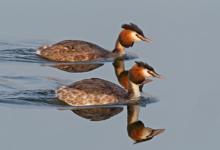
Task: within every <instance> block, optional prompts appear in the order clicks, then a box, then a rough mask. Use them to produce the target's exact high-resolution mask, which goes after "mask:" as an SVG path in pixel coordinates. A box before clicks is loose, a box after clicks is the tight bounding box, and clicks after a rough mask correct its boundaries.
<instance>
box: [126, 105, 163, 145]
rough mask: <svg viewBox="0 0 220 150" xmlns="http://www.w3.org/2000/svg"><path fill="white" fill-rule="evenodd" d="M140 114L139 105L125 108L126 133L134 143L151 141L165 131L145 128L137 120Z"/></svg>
mask: <svg viewBox="0 0 220 150" xmlns="http://www.w3.org/2000/svg"><path fill="white" fill-rule="evenodd" d="M139 112H140V106H139V105H128V106H127V114H128V116H127V117H128V118H127V131H128V136H129V137H130V138H132V139H133V140H134V141H135V144H136V143H139V142H144V141H148V140H151V139H152V138H153V137H154V136H156V135H159V134H161V133H163V132H164V131H165V129H152V128H149V127H145V126H144V123H143V122H142V121H140V120H138V117H139Z"/></svg>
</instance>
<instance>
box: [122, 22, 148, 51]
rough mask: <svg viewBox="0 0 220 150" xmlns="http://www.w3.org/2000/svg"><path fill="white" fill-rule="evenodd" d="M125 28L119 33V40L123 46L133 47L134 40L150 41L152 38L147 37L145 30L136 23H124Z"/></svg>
mask: <svg viewBox="0 0 220 150" xmlns="http://www.w3.org/2000/svg"><path fill="white" fill-rule="evenodd" d="M121 27H122V28H123V30H122V31H121V32H120V34H119V38H118V40H119V42H120V44H121V45H122V46H124V47H126V48H128V47H132V46H133V44H134V42H139V41H145V42H150V39H149V38H147V37H145V35H144V33H143V31H142V30H141V29H140V28H139V27H138V26H137V25H135V24H133V23H130V24H123V25H122V26H121Z"/></svg>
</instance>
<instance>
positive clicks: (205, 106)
mask: <svg viewBox="0 0 220 150" xmlns="http://www.w3.org/2000/svg"><path fill="white" fill-rule="evenodd" d="M116 4H117V5H116ZM219 6H220V2H219V1H217V0H210V1H200V0H194V1H189V0H187V1H173V0H168V1H166V2H165V1H153V0H149V1H144V0H143V1H139V2H130V3H126V4H125V3H124V2H123V1H121V2H119V1H109V2H103V1H99V0H96V1H93V2H87V1H86V2H83V1H74V2H72V1H68V0H66V1H62V2H61V1H56V0H54V1H52V0H46V1H40V0H39V1H30V0H21V1H19V2H15V1H10V0H9V1H4V0H3V1H0V18H1V27H0V33H1V35H0V96H1V98H0V106H1V107H0V117H1V125H0V133H1V135H0V141H1V142H0V148H1V149H4V150H17V149H22V150H26V149H33V150H35V149H36V150H37V149H54V150H56V149H57V150H58V149H75V148H78V149H89V148H90V149H137V150H139V149H164V148H166V149H183V150H185V149H204V150H205V149H208V148H209V149H210V148H212V149H218V148H219V134H220V130H219V125H220V118H219V113H220V110H219V105H220V102H219V93H220V90H219V83H220V82H219V76H220V70H219V69H218V68H219V67H218V64H220V61H219V55H220V53H219V42H218V40H219V35H220V31H219V26H220V20H219V17H220V16H219V14H220V13H219ZM82 10H83V11H82ZM128 22H134V23H136V24H138V25H139V26H140V27H141V28H142V29H143V31H144V32H145V34H146V35H148V36H150V37H151V38H152V39H153V42H152V43H151V44H146V43H138V44H136V45H134V47H132V48H130V49H129V50H128V51H129V52H134V53H137V54H138V55H139V56H140V58H139V59H137V60H142V61H145V62H148V63H149V64H151V65H152V66H153V67H154V68H155V69H156V70H157V71H158V72H159V73H161V74H163V75H164V76H165V77H166V79H165V80H155V81H154V82H152V83H150V84H148V85H146V86H145V87H144V92H146V93H149V94H150V95H152V96H153V97H155V98H156V99H158V100H159V101H157V103H150V104H147V106H146V107H141V108H140V114H139V119H140V120H141V121H142V122H143V123H144V124H145V126H148V127H152V128H165V129H166V131H165V132H164V133H162V134H161V135H158V136H156V137H155V138H153V139H152V140H150V141H146V142H143V143H139V144H135V145H134V144H133V141H132V140H131V139H130V138H129V137H128V134H127V109H126V106H122V107H117V108H118V109H115V110H114V111H113V114H115V116H113V117H110V118H109V119H107V120H104V121H89V119H85V118H82V117H80V116H79V115H77V114H76V113H73V112H71V111H70V110H69V109H68V110H65V109H58V108H66V106H64V105H63V104H61V103H59V102H58V101H56V100H55V99H54V97H53V96H54V95H53V94H54V93H53V90H52V91H51V89H56V88H57V87H59V86H60V85H63V84H69V83H71V82H74V81H77V80H81V79H85V78H91V77H98V78H102V79H106V80H109V81H112V82H114V83H117V78H116V77H115V75H114V69H113V67H112V63H111V62H107V63H105V64H104V65H103V66H100V67H98V68H97V69H95V70H93V71H90V72H85V73H69V72H65V71H61V70H59V69H57V68H54V67H50V66H48V64H47V65H42V64H45V62H44V60H39V58H37V57H35V56H34V55H32V54H33V51H34V49H36V48H37V47H38V46H40V45H42V44H47V43H49V44H50V43H54V42H57V41H60V40H64V39H83V40H87V41H91V42H94V43H97V44H98V45H101V46H102V47H105V48H106V49H109V50H111V49H113V47H114V42H115V40H116V37H117V34H118V32H119V31H120V25H121V24H122V23H128ZM9 50H10V51H9ZM11 50H13V51H11ZM16 50H18V51H16ZM22 50H23V51H22ZM24 51H25V52H28V54H30V55H28V56H30V57H29V58H27V59H24V57H23V56H24V54H23V53H22V52H24ZM9 52H11V53H9ZM15 54H16V55H15ZM25 54H26V53H25ZM14 56H17V57H14ZM36 62H40V63H36ZM133 63H134V61H133V60H130V61H126V68H130V67H131V66H132V65H133ZM39 98H41V99H39ZM38 100H39V101H38ZM61 106H62V107H61ZM122 108H123V110H122ZM78 113H79V112H78ZM83 114H85V113H83ZM102 117H103V116H102Z"/></svg>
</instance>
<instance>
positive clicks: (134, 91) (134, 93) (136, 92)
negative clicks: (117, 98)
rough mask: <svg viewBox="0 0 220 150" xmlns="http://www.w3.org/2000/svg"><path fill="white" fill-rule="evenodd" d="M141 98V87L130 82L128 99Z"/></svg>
mask: <svg viewBox="0 0 220 150" xmlns="http://www.w3.org/2000/svg"><path fill="white" fill-rule="evenodd" d="M140 96H141V92H140V89H139V85H137V84H135V83H133V82H132V81H129V86H128V97H129V98H138V97H140Z"/></svg>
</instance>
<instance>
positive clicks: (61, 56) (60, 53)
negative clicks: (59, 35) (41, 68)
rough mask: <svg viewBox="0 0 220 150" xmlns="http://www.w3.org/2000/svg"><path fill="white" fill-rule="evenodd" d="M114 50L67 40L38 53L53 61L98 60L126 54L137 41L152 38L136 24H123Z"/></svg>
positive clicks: (42, 49)
mask: <svg viewBox="0 0 220 150" xmlns="http://www.w3.org/2000/svg"><path fill="white" fill-rule="evenodd" d="M122 28H123V30H122V31H121V32H120V34H119V36H118V39H117V41H116V44H115V48H114V50H113V51H112V52H110V51H107V50H106V49H104V48H102V47H100V46H98V45H96V44H93V43H90V42H86V41H80V40H65V41H61V42H58V43H56V44H53V45H51V46H42V47H40V48H38V50H37V52H36V54H38V55H39V56H41V57H43V58H46V59H48V60H52V61H63V62H64V61H65V62H66V61H71V62H75V61H91V60H92V61H97V60H100V59H106V58H109V57H110V58H111V57H115V56H120V55H124V54H125V48H129V47H132V46H133V44H134V43H135V42H138V41H146V42H149V41H150V39H149V38H147V37H145V35H144V33H143V31H142V30H141V29H140V28H139V27H138V26H137V25H135V24H133V23H130V24H123V25H122Z"/></svg>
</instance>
